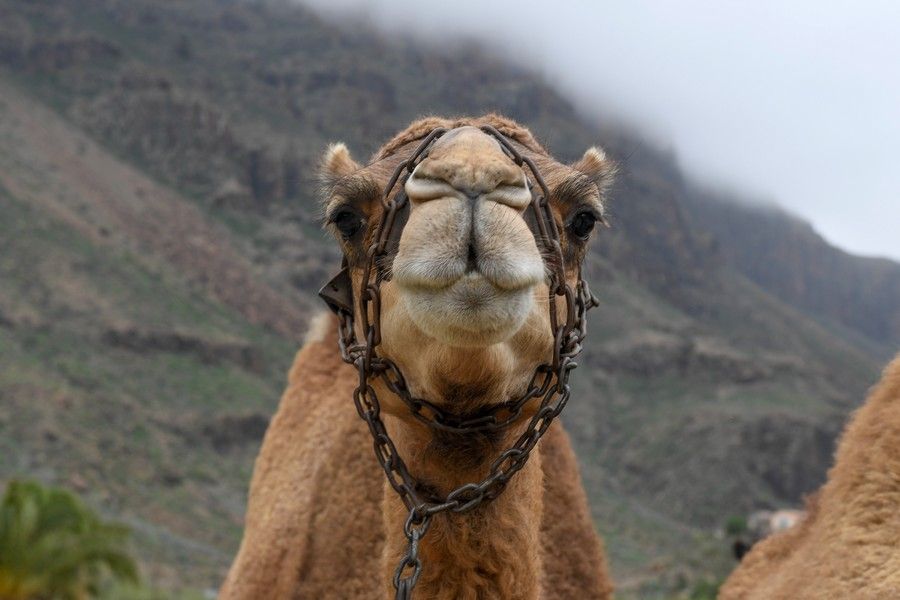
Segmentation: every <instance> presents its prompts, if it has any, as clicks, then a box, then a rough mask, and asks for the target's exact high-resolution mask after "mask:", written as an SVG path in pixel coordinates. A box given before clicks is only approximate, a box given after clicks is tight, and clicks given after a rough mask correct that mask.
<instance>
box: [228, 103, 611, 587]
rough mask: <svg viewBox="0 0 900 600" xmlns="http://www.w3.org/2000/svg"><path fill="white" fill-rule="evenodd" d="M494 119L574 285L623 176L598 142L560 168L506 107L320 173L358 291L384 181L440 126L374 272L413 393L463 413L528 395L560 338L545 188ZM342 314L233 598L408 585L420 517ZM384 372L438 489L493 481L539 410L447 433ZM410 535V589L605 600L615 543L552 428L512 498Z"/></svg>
mask: <svg viewBox="0 0 900 600" xmlns="http://www.w3.org/2000/svg"><path fill="white" fill-rule="evenodd" d="M488 127H492V128H494V129H495V131H499V132H500V133H501V134H502V136H505V138H506V139H507V141H508V142H509V143H510V144H511V145H512V146H513V147H514V148H515V149H516V150H517V151H518V152H520V153H521V154H522V155H523V156H525V157H528V158H530V159H531V160H532V161H533V163H534V164H535V165H536V166H537V168H538V169H539V171H540V173H541V175H542V176H543V180H544V181H545V183H546V189H547V190H549V191H550V197H549V201H548V205H549V211H550V213H551V214H552V218H553V219H554V221H555V222H556V226H557V227H558V230H559V239H560V246H561V255H562V256H564V257H565V263H564V264H565V280H566V282H569V283H572V282H574V281H575V280H576V279H577V277H579V269H580V263H581V261H582V259H583V257H584V255H585V252H586V248H587V244H588V241H589V238H590V237H591V234H592V229H594V225H595V223H596V222H602V221H603V215H604V204H603V201H604V199H605V196H606V194H607V190H608V188H609V186H610V182H611V179H612V177H613V174H614V163H613V162H612V161H611V160H610V159H608V158H607V157H606V155H605V154H604V153H603V151H602V150H600V149H599V148H596V147H593V148H590V149H588V150H587V151H586V152H585V153H584V155H583V157H582V158H581V159H579V160H578V161H576V162H574V163H573V164H571V165H564V164H561V163H559V162H557V161H556V160H555V159H553V158H552V157H551V156H550V155H549V154H548V153H547V151H546V150H545V149H544V148H543V147H542V146H541V145H540V144H539V143H538V142H537V141H536V140H535V138H534V137H533V135H532V134H531V132H530V131H529V130H528V129H526V128H525V127H523V126H521V125H519V124H518V123H516V122H514V121H512V120H510V119H507V118H504V117H502V116H499V115H494V114H491V115H486V116H482V117H476V118H459V119H446V118H437V117H428V118H424V119H421V120H418V121H416V122H414V123H412V124H411V125H410V126H409V127H407V128H406V129H405V130H403V131H401V132H400V133H398V134H397V135H396V136H395V137H394V138H393V139H391V140H390V141H388V142H387V143H386V144H385V145H384V146H383V147H382V148H381V149H380V150H378V152H376V154H375V155H374V157H373V158H372V161H371V162H370V163H369V164H367V165H360V164H358V163H357V162H355V161H354V159H353V158H352V157H351V155H350V152H349V151H348V149H347V148H346V146H345V145H343V144H335V145H332V146H330V147H329V149H328V150H327V152H326V153H325V156H324V158H323V160H322V167H321V176H322V179H323V182H324V185H323V188H324V190H325V193H324V194H323V196H324V200H323V206H324V218H325V221H326V223H327V225H326V226H327V228H328V229H329V230H330V231H331V232H332V233H333V234H334V237H335V238H336V239H337V241H338V243H339V244H340V246H341V249H342V251H343V254H344V257H345V261H346V264H347V265H348V268H349V273H350V278H351V280H352V293H353V296H354V298H356V299H358V298H359V297H360V296H359V294H360V293H361V290H360V286H361V281H362V280H363V277H364V275H363V273H362V271H363V270H364V266H363V265H364V263H365V260H366V259H365V252H366V248H369V247H370V244H371V243H372V235H373V224H374V223H376V222H378V221H379V218H380V216H381V214H382V211H383V210H384V208H383V204H382V196H383V192H382V190H383V188H384V187H385V186H386V185H387V184H388V182H389V179H390V177H391V174H392V172H394V171H395V169H396V168H397V166H398V165H401V163H403V162H405V161H407V160H408V159H409V158H410V157H411V156H412V155H413V152H414V150H415V148H416V147H417V146H419V145H420V144H422V140H423V138H426V136H428V134H429V132H432V131H433V130H435V129H436V128H443V129H446V130H447V132H446V133H444V134H443V135H442V136H441V137H439V138H437V139H436V140H434V141H433V143H432V145H431V147H430V150H429V152H428V154H427V156H426V157H425V158H424V159H422V160H421V162H419V163H418V166H417V167H416V168H415V170H414V171H413V172H412V173H411V175H409V177H408V179H407V180H406V182H405V184H403V183H402V179H401V183H400V184H397V185H396V186H395V187H394V188H392V190H391V194H395V193H398V191H399V190H400V188H401V187H402V189H403V190H405V193H406V194H407V197H408V200H409V202H408V207H409V212H408V215H407V216H406V221H405V223H404V224H403V226H402V235H401V236H400V238H399V241H397V242H396V253H395V255H394V257H393V261H392V263H391V264H390V265H389V266H390V277H389V279H386V280H385V281H384V282H383V283H382V285H381V294H380V295H381V302H380V315H381V317H380V318H381V344H380V346H378V353H379V355H381V356H384V357H388V358H389V359H390V360H392V361H393V362H394V363H395V364H396V365H397V366H398V368H399V369H400V371H402V373H403V375H404V377H405V379H406V383H407V385H408V387H409V390H410V393H411V394H412V395H413V396H415V397H416V398H424V399H427V401H428V402H430V403H432V404H433V405H435V406H438V407H442V408H444V409H446V410H448V411H451V412H453V413H456V414H461V415H465V414H477V413H479V411H481V410H483V409H485V408H492V407H495V406H499V405H501V404H502V403H503V402H506V401H508V399H509V398H513V397H517V395H520V394H522V393H523V391H524V390H526V389H527V388H528V386H529V382H530V381H531V379H532V376H533V373H534V371H535V368H536V365H538V364H541V363H543V362H546V361H548V360H550V357H551V355H552V354H553V348H554V343H555V341H554V336H553V335H552V333H551V331H552V330H551V324H550V321H549V316H548V313H549V310H548V309H549V308H550V300H549V298H550V295H549V287H548V286H549V284H548V274H547V273H548V271H549V269H550V267H549V266H548V265H547V264H545V258H546V257H545V253H544V251H543V250H540V249H539V247H538V240H537V237H536V236H535V235H534V234H533V233H532V229H531V228H530V226H529V224H528V223H527V222H526V220H527V214H526V207H527V206H528V204H529V202H531V199H532V192H531V191H530V190H531V189H534V188H533V186H534V184H535V181H533V180H532V177H533V176H532V175H530V174H527V173H528V172H527V171H526V170H525V169H524V168H523V167H522V166H519V163H517V162H515V161H514V160H513V159H512V158H511V156H510V154H509V152H505V151H504V149H503V148H502V146H501V143H500V142H499V140H498V139H497V137H496V136H494V135H489V134H488V133H486V131H485V129H486V128H488ZM426 141H427V140H426ZM401 168H402V167H401ZM555 301H556V303H557V304H559V303H560V302H561V298H559V297H557V298H556V300H555ZM353 306H354V311H355V312H356V315H355V317H356V318H355V323H356V327H357V330H356V333H357V334H358V335H364V334H363V330H362V328H361V327H360V321H361V319H362V315H361V314H360V313H359V311H360V307H359V304H358V303H356V304H353ZM561 310H562V311H563V312H562V313H560V314H562V315H565V309H561ZM561 318H562V319H564V318H565V317H564V316H563V317H561ZM338 325H339V321H338V319H337V318H336V317H335V316H334V315H328V314H326V315H323V316H320V317H318V318H317V319H316V320H315V322H314V323H313V326H312V327H311V328H310V332H309V334H308V337H307V341H306V343H305V345H304V346H303V347H302V349H301V350H300V352H299V354H298V355H297V357H296V359H295V361H294V364H293V366H292V368H291V370H290V374H289V383H288V387H287V390H286V391H285V393H284V396H283V397H282V400H281V403H280V406H279V408H278V411H277V414H276V415H275V416H274V418H273V419H272V422H271V424H270V426H269V428H268V431H267V432H266V435H265V438H264V441H263V444H262V448H261V450H260V453H259V456H258V458H257V460H256V464H255V468H254V473H253V478H252V482H251V486H250V494H249V501H248V508H247V514H246V522H245V531H244V537H243V541H242V543H241V546H240V549H239V551H238V554H237V556H236V558H235V559H234V562H233V564H232V566H231V569H230V571H229V573H228V575H227V578H226V580H225V582H224V584H223V586H222V589H221V592H220V596H219V597H220V598H221V599H223V600H251V599H252V600H258V599H260V598H278V599H280V598H340V599H351V600H352V599H362V598H366V599H368V598H385V597H389V598H393V597H395V593H396V592H395V586H396V583H395V574H396V572H397V568H398V567H397V565H398V564H401V561H402V560H403V557H404V556H408V555H409V553H410V552H411V551H412V550H411V543H410V538H409V536H408V535H406V534H405V532H404V525H405V524H408V523H407V521H408V520H411V519H412V518H413V516H412V514H411V513H410V510H409V507H408V506H407V505H405V504H404V502H403V501H402V499H401V498H400V497H399V496H398V494H397V493H395V490H394V489H393V488H392V486H391V484H390V482H389V481H388V479H387V478H386V477H385V473H384V472H383V471H382V468H381V467H380V466H379V463H378V461H376V460H375V457H373V452H372V444H373V439H372V436H370V432H369V431H368V430H367V426H366V423H365V422H364V421H363V420H362V419H360V414H358V413H357V409H356V408H355V407H354V402H353V400H352V399H351V398H352V397H353V393H354V389H355V388H356V387H357V386H358V385H359V376H358V373H357V370H356V369H354V367H353V366H352V365H348V364H346V363H345V362H344V361H343V360H342V356H341V352H340V350H339V348H338V333H337V329H338ZM371 385H372V391H373V392H375V393H377V396H378V398H379V399H380V403H381V406H380V414H381V415H382V417H383V421H384V426H385V428H386V430H387V433H388V434H389V436H390V438H392V440H393V442H394V444H395V446H396V451H397V453H398V455H399V456H400V457H401V458H402V460H403V461H405V464H406V466H407V468H408V470H409V473H410V474H411V476H412V478H414V480H415V486H414V487H415V489H416V490H417V493H421V494H424V495H429V496H435V497H439V498H441V497H446V495H447V494H448V493H449V492H450V491H451V490H454V489H456V488H457V487H459V486H461V485H463V484H466V483H470V482H478V481H480V480H481V479H483V478H484V476H485V474H486V473H487V472H488V470H489V467H490V465H491V464H492V462H493V461H495V459H497V455H498V454H499V453H500V452H501V451H503V449H504V448H508V447H510V445H511V444H512V440H515V439H517V438H518V436H519V435H520V434H521V433H522V432H523V431H524V430H525V427H526V422H528V421H529V417H531V416H533V415H534V414H535V409H534V408H532V407H530V404H526V405H525V408H524V409H523V410H522V413H521V414H520V415H519V416H518V417H516V418H515V419H514V420H513V421H512V422H511V424H510V425H509V426H508V427H506V428H503V429H499V430H495V431H486V432H478V433H471V434H461V433H458V432H453V431H450V432H446V431H442V430H440V429H436V428H434V427H432V426H430V425H429V424H428V423H424V422H422V421H421V420H420V419H417V418H414V416H413V415H412V414H411V411H410V408H409V406H407V405H406V404H404V403H403V402H401V401H400V399H399V397H398V395H397V394H395V393H392V391H391V390H390V389H388V387H387V386H386V385H385V384H384V382H383V381H382V380H380V379H373V380H372V381H371ZM416 548H417V552H418V556H419V557H420V559H421V574H420V576H419V577H418V581H417V583H416V584H415V588H414V591H413V597H415V598H429V599H451V598H452V599H457V598H462V599H475V598H491V599H513V598H515V599H517V600H520V599H535V598H582V599H607V598H610V597H611V595H612V584H611V581H610V577H609V574H608V569H607V564H606V558H605V554H604V549H603V545H602V542H601V540H600V538H599V536H598V535H597V533H596V531H595V527H594V524H593V522H592V519H591V516H590V511H589V508H588V503H587V497H586V494H585V492H584V489H583V487H582V485H581V479H580V475H579V472H578V465H577V461H576V458H575V455H574V453H573V450H572V447H571V444H570V442H569V438H568V437H567V434H566V433H565V431H564V430H563V428H562V426H561V425H560V423H559V421H554V422H552V425H550V427H549V429H546V434H545V435H544V436H543V438H542V439H541V440H540V441H539V443H538V444H537V445H536V446H535V447H534V451H533V452H532V453H531V456H530V458H528V460H527V461H526V462H525V463H524V465H521V470H519V471H518V472H517V473H515V475H514V476H512V477H511V479H509V481H508V482H507V483H506V485H505V489H502V492H501V493H499V494H497V495H496V497H493V498H492V499H490V500H489V501H487V500H486V501H484V502H482V503H480V504H478V505H477V506H476V507H475V508H472V509H471V510H468V511H467V512H461V513H455V512H452V511H449V510H448V511H445V512H441V513H439V514H435V515H434V516H433V518H432V519H431V522H430V528H429V529H428V531H427V532H426V533H425V535H424V536H423V537H422V538H421V541H418V542H417V546H416ZM407 566H409V565H408V564H407ZM401 568H402V567H401Z"/></svg>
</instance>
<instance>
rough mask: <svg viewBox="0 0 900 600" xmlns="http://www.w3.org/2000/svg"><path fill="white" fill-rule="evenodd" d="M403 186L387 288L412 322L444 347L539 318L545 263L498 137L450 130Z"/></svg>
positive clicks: (520, 184) (520, 177) (479, 343)
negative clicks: (401, 222) (405, 205)
mask: <svg viewBox="0 0 900 600" xmlns="http://www.w3.org/2000/svg"><path fill="white" fill-rule="evenodd" d="M405 187H406V193H407V195H408V196H409V200H410V207H411V210H410V215H409V220H408V221H407V223H406V227H405V228H404V229H403V236H402V237H401V238H400V245H399V250H398V252H397V256H396V258H395V259H394V264H393V273H394V282H395V285H394V287H395V288H396V289H395V290H394V294H395V295H397V296H398V298H399V302H400V303H401V304H402V310H403V311H404V312H405V313H406V314H407V315H408V316H409V318H410V319H411V320H412V322H413V323H414V324H415V325H416V327H418V328H419V329H421V331H422V332H423V333H424V334H425V335H427V336H428V337H430V338H433V339H435V340H436V341H438V342H439V343H442V344H447V345H450V346H461V347H471V346H475V347H485V346H489V345H492V344H498V343H504V342H506V341H507V340H509V339H510V338H511V337H513V335H514V334H515V333H516V332H517V331H519V330H520V329H521V328H522V325H523V324H524V323H525V321H526V320H527V319H528V316H529V315H530V314H533V313H538V314H536V315H535V316H537V317H538V318H540V315H545V314H546V312H547V311H546V305H545V309H544V310H539V309H538V308H537V304H538V303H537V302H536V301H535V295H536V292H537V291H538V289H537V288H540V287H542V284H543V283H544V279H545V275H544V262H543V260H542V259H541V254H540V252H539V251H538V247H537V244H536V242H535V239H534V236H533V234H532V232H531V231H530V230H529V228H528V225H526V223H525V219H524V218H523V213H524V211H525V209H526V208H528V206H529V204H530V203H531V191H530V190H529V187H528V183H527V181H526V178H525V173H524V171H523V170H522V169H521V168H519V167H518V166H517V165H516V164H515V163H514V162H513V161H512V159H511V158H509V157H508V156H507V155H506V154H504V152H503V150H502V149H501V147H500V144H499V142H497V140H496V139H494V138H493V137H491V136H489V135H487V134H486V133H484V132H482V131H481V130H479V129H477V128H475V127H471V126H469V127H462V128H459V129H454V130H452V131H450V132H449V133H447V134H446V135H445V136H444V137H442V138H439V139H438V140H437V142H436V143H435V145H434V147H433V148H432V150H431V152H430V154H429V155H428V157H427V158H425V159H424V160H423V161H422V162H421V163H420V164H419V166H418V167H417V168H416V170H415V172H413V174H412V175H411V176H410V177H409V179H408V180H407V182H406V186H405ZM544 296H546V291H545V292H544ZM548 331H549V329H548Z"/></svg>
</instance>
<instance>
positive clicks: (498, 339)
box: [321, 115, 614, 410]
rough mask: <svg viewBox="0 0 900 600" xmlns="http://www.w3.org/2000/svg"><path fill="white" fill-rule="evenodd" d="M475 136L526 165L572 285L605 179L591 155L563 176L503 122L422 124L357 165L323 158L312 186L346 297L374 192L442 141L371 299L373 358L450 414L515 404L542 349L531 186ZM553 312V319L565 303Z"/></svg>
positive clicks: (367, 237) (523, 173)
mask: <svg viewBox="0 0 900 600" xmlns="http://www.w3.org/2000/svg"><path fill="white" fill-rule="evenodd" d="M482 125H491V126H493V127H495V128H496V129H497V130H499V131H500V132H501V133H503V134H504V135H505V136H506V137H507V138H508V139H509V140H510V141H512V143H513V145H514V146H515V147H516V149H517V150H518V151H519V152H521V153H522V154H524V155H526V156H528V157H530V158H531V159H532V160H533V161H534V162H535V164H536V165H537V167H538V169H539V171H540V173H541V175H542V176H543V178H544V180H545V182H546V184H547V187H548V188H549V190H550V199H549V203H550V207H551V211H552V215H553V218H554V219H555V221H556V224H557V228H558V230H559V232H560V242H561V245H562V250H563V256H564V259H565V265H566V278H567V280H568V281H569V282H570V283H572V284H574V282H575V280H576V279H577V277H578V270H579V268H580V264H581V261H582V259H583V257H584V255H585V252H586V248H587V245H588V243H589V241H590V238H591V235H592V232H593V230H594V229H595V227H594V226H595V224H596V223H598V222H600V221H602V219H603V214H604V206H603V195H604V192H605V191H606V189H607V188H608V187H609V185H610V182H611V178H612V175H613V171H614V167H613V165H612V163H611V162H610V161H609V160H607V158H606V157H605V155H604V153H603V152H602V151H601V150H599V149H597V148H590V149H588V150H587V151H586V152H585V154H584V156H583V157H582V158H581V159H580V160H578V161H577V162H575V163H574V164H571V165H565V164H561V163H559V162H557V161H556V160H554V159H553V158H552V157H551V156H550V155H549V154H548V153H547V152H546V151H545V150H544V149H543V148H542V147H541V146H540V145H539V144H538V143H537V142H536V141H535V139H534V138H533V137H532V135H531V133H530V132H529V131H528V130H527V129H525V128H523V127H522V126H520V125H518V124H516V123H515V122H513V121H510V120H508V119H505V118H502V117H499V116H495V115H489V116H486V117H482V118H477V119H458V120H449V119H438V118H428V119H423V120H420V121H417V122H415V123H413V124H412V125H411V126H410V127H408V128H407V129H406V130H404V131H403V132H401V133H399V134H398V135H397V136H395V137H394V138H393V139H392V140H391V141H389V142H388V143H387V144H386V145H385V146H384V147H382V148H381V149H380V150H379V151H378V152H377V153H376V155H375V156H374V157H373V159H372V161H371V162H370V163H369V164H367V165H361V164H359V163H357V162H356V161H354V160H353V158H351V156H350V153H349V151H348V150H347V148H346V146H344V145H343V144H335V145H332V146H331V147H330V148H329V149H328V151H327V152H326V155H325V157H324V158H323V161H322V173H321V175H322V180H323V182H324V183H325V186H324V188H325V190H326V193H325V199H324V204H325V206H324V213H325V221H326V223H327V227H328V229H330V230H331V232H332V233H333V234H334V236H335V237H336V238H337V240H338V242H339V243H340V245H341V247H342V250H343V252H344V255H345V256H346V257H347V260H348V264H349V267H350V271H351V277H352V279H353V282H354V294H355V295H356V297H358V294H359V292H360V290H359V285H360V280H361V277H362V275H361V273H362V269H363V266H364V264H365V262H366V250H367V249H368V248H369V246H370V245H371V243H372V237H373V229H374V228H375V227H376V225H377V223H378V221H379V218H380V216H381V211H382V210H383V206H382V201H381V199H382V194H383V190H384V187H385V186H386V185H387V184H388V182H389V179H390V177H391V175H392V173H393V172H394V171H395V169H396V167H397V166H398V165H399V164H400V163H401V162H402V161H404V160H406V159H408V158H409V157H410V155H411V154H412V153H413V152H414V151H415V149H416V148H417V146H418V145H419V143H420V142H421V140H422V138H424V137H425V136H426V135H427V134H428V133H429V132H430V131H431V130H433V129H434V128H436V127H442V128H446V129H448V130H449V131H448V132H447V133H445V134H444V135H442V136H441V137H439V138H438V139H437V140H436V141H435V142H434V143H433V145H432V146H431V147H430V149H429V151H428V154H427V156H426V157H425V158H424V159H423V160H422V161H421V162H420V163H419V164H418V166H417V167H416V168H415V170H414V172H413V173H412V174H411V175H410V176H409V177H408V178H407V180H406V182H405V185H404V190H405V192H406V194H407V196H408V198H409V204H408V213H405V215H404V217H405V222H402V221H401V222H399V223H398V224H397V225H396V227H397V228H402V234H401V235H400V237H399V241H398V243H397V244H396V251H395V253H393V255H392V262H391V264H390V265H389V269H390V274H391V276H390V278H389V280H387V281H385V282H384V283H383V284H382V286H381V331H382V341H381V346H380V348H379V353H380V354H382V355H384V356H386V357H387V358H390V359H391V360H393V361H394V362H395V363H396V364H397V365H398V366H399V367H400V369H401V370H402V371H403V373H404V374H405V376H406V379H407V382H408V384H409V386H410V390H411V391H412V392H413V393H414V394H415V395H416V396H418V397H422V398H428V399H429V400H432V401H434V402H442V403H447V404H449V405H457V406H456V408H458V409H459V410H469V409H473V408H475V407H477V406H479V405H483V404H485V403H489V402H502V401H505V400H507V399H508V398H509V397H511V396H513V395H515V394H517V393H520V392H521V391H522V390H524V388H525V387H526V386H527V384H528V381H529V379H530V377H531V375H532V372H533V370H534V368H535V367H536V366H537V365H538V364H540V363H542V362H546V361H547V360H548V358H549V356H550V355H551V354H552V351H553V343H554V340H553V335H552V333H551V327H550V321H549V318H550V317H549V311H548V302H549V301H550V300H549V291H548V277H547V266H546V264H545V261H544V257H542V253H541V250H540V248H542V246H541V244H540V243H539V242H538V240H536V238H535V233H534V232H533V230H532V227H529V223H528V218H529V215H528V213H529V212H530V210H531V209H530V208H529V205H530V204H531V201H532V193H531V191H530V189H531V188H533V187H535V186H536V183H535V181H534V180H533V178H532V175H531V173H528V172H527V170H526V169H523V168H522V167H520V166H518V165H517V164H516V163H515V162H514V161H513V159H512V158H511V157H510V156H509V155H508V154H507V153H505V152H504V150H503V148H502V146H501V144H500V143H499V142H498V140H497V139H496V138H495V137H493V136H491V135H489V134H488V133H485V132H484V131H482V130H481V129H479V127H480V126H482ZM401 181H402V179H401ZM399 189H400V184H397V185H396V186H395V188H394V189H393V190H391V194H395V193H397V192H398V191H399ZM558 305H559V307H560V311H561V314H565V312H564V311H565V307H564V303H558ZM357 310H358V308H357ZM385 408H386V409H388V410H389V408H390V407H385Z"/></svg>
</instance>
